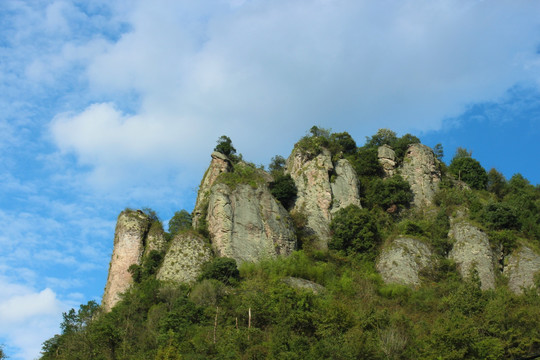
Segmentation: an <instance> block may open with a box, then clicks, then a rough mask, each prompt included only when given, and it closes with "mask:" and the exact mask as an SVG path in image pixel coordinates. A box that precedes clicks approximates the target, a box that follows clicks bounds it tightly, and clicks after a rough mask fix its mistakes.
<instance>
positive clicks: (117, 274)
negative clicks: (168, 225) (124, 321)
mask: <svg viewBox="0 0 540 360" xmlns="http://www.w3.org/2000/svg"><path fill="white" fill-rule="evenodd" d="M150 225H151V221H150V219H149V217H148V216H146V215H145V214H144V213H143V212H142V211H140V210H138V211H133V210H125V211H122V212H121V213H120V215H119V216H118V220H117V222H116V230H115V232H114V249H113V254H112V257H111V262H110V265H109V275H108V278H107V285H106V287H105V293H104V295H103V299H102V302H101V305H102V306H103V309H104V310H105V311H109V310H110V309H111V308H112V307H113V306H114V305H115V304H116V303H117V302H118V301H119V300H120V294H122V293H123V292H125V291H126V290H127V289H128V288H129V287H130V286H131V284H132V283H133V279H132V278H131V274H130V273H129V271H128V269H129V267H130V266H131V265H132V264H136V265H140V264H141V260H142V256H143V253H144V251H145V244H146V240H147V234H148V231H149V228H150Z"/></svg>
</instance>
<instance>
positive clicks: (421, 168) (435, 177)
mask: <svg viewBox="0 0 540 360" xmlns="http://www.w3.org/2000/svg"><path fill="white" fill-rule="evenodd" d="M438 162H439V160H437V158H436V157H435V155H434V154H433V150H431V149H430V148H429V147H427V146H425V145H422V144H412V145H410V146H409V148H408V149H407V152H406V153H405V158H404V159H403V164H402V165H401V166H400V169H399V173H400V174H401V176H402V177H403V179H405V180H407V181H408V182H409V185H410V186H411V191H412V193H413V195H414V199H413V204H414V205H416V206H426V205H427V206H429V205H431V204H432V203H433V197H434V195H435V192H436V191H437V189H438V188H439V182H440V181H441V171H440V170H439V164H438Z"/></svg>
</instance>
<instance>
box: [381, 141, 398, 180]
mask: <svg viewBox="0 0 540 360" xmlns="http://www.w3.org/2000/svg"><path fill="white" fill-rule="evenodd" d="M377 153H378V157H379V163H380V164H381V166H382V168H383V171H384V176H385V177H392V176H394V175H395V174H396V165H397V162H396V153H395V152H394V150H393V149H392V148H391V147H390V146H388V145H386V144H384V145H382V146H379V148H378V152H377Z"/></svg>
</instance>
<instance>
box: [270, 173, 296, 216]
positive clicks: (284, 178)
mask: <svg viewBox="0 0 540 360" xmlns="http://www.w3.org/2000/svg"><path fill="white" fill-rule="evenodd" d="M297 191H298V190H297V189H296V184H295V183H294V180H293V179H292V177H291V175H289V174H287V175H279V176H277V177H276V178H275V180H274V181H272V182H271V183H270V192H271V193H272V195H273V196H274V197H275V198H276V199H277V200H278V201H279V202H280V203H281V204H282V205H283V206H284V207H285V208H286V209H289V208H290V207H291V206H292V205H294V200H295V198H296V193H297Z"/></svg>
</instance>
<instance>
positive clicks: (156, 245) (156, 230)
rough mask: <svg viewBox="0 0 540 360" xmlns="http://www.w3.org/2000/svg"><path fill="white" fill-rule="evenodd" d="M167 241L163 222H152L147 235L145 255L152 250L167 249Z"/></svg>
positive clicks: (160, 250)
mask: <svg viewBox="0 0 540 360" xmlns="http://www.w3.org/2000/svg"><path fill="white" fill-rule="evenodd" d="M166 246H167V242H166V241H165V232H164V231H163V227H162V225H161V222H159V221H156V222H154V223H152V225H151V226H150V229H149V230H148V235H147V236H146V241H145V248H144V254H143V256H146V255H148V254H149V253H150V252H151V251H152V250H155V251H159V252H162V251H164V250H165V247H166Z"/></svg>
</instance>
